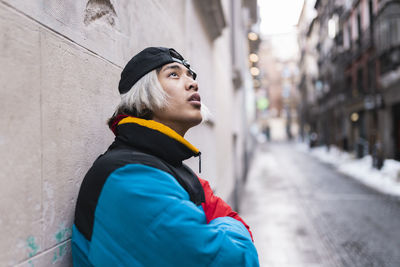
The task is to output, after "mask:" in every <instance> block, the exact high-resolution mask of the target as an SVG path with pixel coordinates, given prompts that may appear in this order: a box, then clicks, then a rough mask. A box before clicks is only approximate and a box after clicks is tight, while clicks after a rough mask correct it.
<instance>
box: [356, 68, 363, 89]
mask: <svg viewBox="0 0 400 267" xmlns="http://www.w3.org/2000/svg"><path fill="white" fill-rule="evenodd" d="M363 74H364V71H363V68H359V69H358V70H357V93H358V94H363V93H364V79H363Z"/></svg>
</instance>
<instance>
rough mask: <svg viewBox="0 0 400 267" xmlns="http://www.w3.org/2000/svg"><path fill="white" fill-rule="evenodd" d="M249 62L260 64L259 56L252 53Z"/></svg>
mask: <svg viewBox="0 0 400 267" xmlns="http://www.w3.org/2000/svg"><path fill="white" fill-rule="evenodd" d="M249 60H250V62H253V63H255V62H258V56H257V54H254V53H251V54H250V55H249Z"/></svg>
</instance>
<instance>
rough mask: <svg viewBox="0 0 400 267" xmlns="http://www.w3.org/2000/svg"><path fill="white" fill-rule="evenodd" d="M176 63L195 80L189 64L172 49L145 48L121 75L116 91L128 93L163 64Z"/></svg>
mask: <svg viewBox="0 0 400 267" xmlns="http://www.w3.org/2000/svg"><path fill="white" fill-rule="evenodd" d="M172 62H178V63H180V64H182V65H184V66H185V67H186V68H187V69H188V70H189V71H190V72H191V73H192V76H193V79H196V76H197V75H196V73H195V72H194V71H193V70H192V69H191V68H190V64H189V62H187V61H186V60H185V59H183V57H182V56H181V55H180V54H179V53H178V52H176V51H175V49H173V48H166V47H147V48H145V49H144V50H142V51H141V52H139V53H138V54H137V55H135V56H134V57H133V58H132V59H131V60H129V62H128V64H126V66H125V68H124V69H123V71H122V73H121V80H120V81H119V86H118V90H119V93H120V94H125V93H126V92H128V91H129V90H130V89H131V88H132V86H133V85H134V84H135V83H136V82H137V81H138V80H139V79H140V78H142V77H143V76H144V75H146V74H147V73H149V72H150V71H152V70H154V69H156V68H159V67H161V66H163V65H165V64H168V63H172Z"/></svg>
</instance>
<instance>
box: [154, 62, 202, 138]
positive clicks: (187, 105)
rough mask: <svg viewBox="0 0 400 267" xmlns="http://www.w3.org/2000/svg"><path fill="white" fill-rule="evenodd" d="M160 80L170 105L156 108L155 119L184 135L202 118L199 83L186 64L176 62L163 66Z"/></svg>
mask: <svg viewBox="0 0 400 267" xmlns="http://www.w3.org/2000/svg"><path fill="white" fill-rule="evenodd" d="M158 80H159V81H160V84H161V86H162V88H163V89H164V91H165V92H166V93H167V95H168V105H167V106H166V107H164V108H162V109H160V110H154V111H153V119H154V120H155V121H158V122H161V123H163V124H165V125H167V126H169V127H170V128H172V129H173V130H175V131H176V132H178V133H179V134H180V135H182V136H183V135H184V134H185V133H186V131H187V130H189V129H190V128H191V127H193V126H196V125H197V124H199V123H200V122H201V120H202V117H201V113H200V109H201V103H200V95H199V94H198V93H197V91H198V84H197V82H196V81H195V80H193V77H192V74H191V72H190V71H189V70H188V69H187V68H186V67H185V66H183V65H182V64H180V63H175V62H174V63H169V64H166V65H164V66H163V67H162V68H161V71H160V72H159V73H158Z"/></svg>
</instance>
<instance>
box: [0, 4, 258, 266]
mask: <svg viewBox="0 0 400 267" xmlns="http://www.w3.org/2000/svg"><path fill="white" fill-rule="evenodd" d="M0 6H1V8H0V33H1V39H0V43H1V46H2V49H1V51H0V56H1V58H2V64H1V66H0V68H1V76H0V83H1V86H2V90H1V93H0V99H1V104H2V110H3V112H2V114H1V115H0V116H1V120H0V121H1V127H0V128H1V134H0V147H1V149H0V155H1V161H2V172H1V176H0V184H1V186H0V195H1V204H0V214H1V215H0V216H1V217H0V227H1V228H2V231H3V232H2V233H3V235H2V238H1V241H0V249H1V253H0V265H1V266H15V265H18V266H33V265H35V266H50V265H55V266H71V265H72V264H71V258H70V256H71V255H70V235H71V226H72V221H73V216H74V207H75V200H76V196H77V193H78V190H79V186H80V183H81V181H82V179H83V176H84V174H85V173H86V171H87V170H88V169H89V167H90V166H91V164H92V162H93V161H94V160H95V158H96V157H97V156H98V155H99V154H100V153H103V152H104V151H105V149H106V148H107V147H108V145H109V144H110V143H111V142H112V139H113V136H112V133H111V132H110V131H109V130H108V129H107V126H106V120H107V119H108V117H110V116H111V115H112V113H113V111H114V108H115V107H116V105H117V103H118V101H119V95H118V91H117V85H118V81H119V76H120V73H121V70H122V68H123V66H124V64H125V63H126V62H127V61H128V60H129V59H130V58H131V57H132V56H133V55H134V54H136V53H137V52H139V51H140V50H142V49H143V48H145V47H147V46H167V47H174V48H176V49H177V51H179V52H181V53H182V54H183V55H184V56H185V58H187V59H188V60H189V61H190V62H191V64H192V66H193V67H194V68H195V69H196V71H197V72H198V81H199V88H200V90H199V91H200V93H201V96H202V100H203V101H204V102H205V104H206V105H207V106H208V107H209V109H210V110H211V112H212V114H213V116H212V117H211V118H209V119H208V120H207V121H206V122H205V123H203V124H202V125H200V126H198V127H197V128H196V129H195V130H191V131H189V132H188V134H187V135H186V136H185V137H186V138H187V139H188V140H189V141H190V142H191V143H193V144H194V145H195V146H196V147H198V148H199V149H200V150H201V151H202V154H203V155H204V157H203V159H202V160H203V162H202V165H203V167H202V173H201V174H200V175H201V176H202V177H203V178H205V179H208V180H210V183H211V185H212V186H213V188H214V189H215V191H216V193H217V194H218V195H220V196H221V197H223V198H225V199H228V202H230V203H231V204H233V205H234V204H235V202H237V201H238V200H239V198H240V189H239V188H238V187H240V185H241V184H243V181H244V180H245V176H246V172H247V169H248V165H249V157H250V154H251V151H252V150H253V149H252V142H251V138H249V128H250V127H249V125H250V123H251V122H252V120H253V119H254V116H255V115H254V111H253V109H252V108H253V107H252V103H254V93H253V92H254V90H253V82H252V77H251V75H250V72H249V67H250V65H249V62H248V55H249V53H250V52H251V51H254V50H256V49H257V46H254V45H253V44H252V43H251V42H250V41H249V39H248V33H249V32H250V31H254V29H253V27H254V24H256V23H257V22H258V11H257V1H256V0H242V1H235V0H217V1H214V0H205V1H204V0H203V1H200V0H173V1H158V0H151V1H127V0H124V1H114V0H86V1H78V2H74V3H72V2H66V1H44V2H40V3H39V2H26V1H22V0H12V1H11V0H10V1H9V0H2V1H0ZM249 103H250V104H249ZM205 136H207V138H204V137H205ZM188 164H189V165H191V166H192V167H193V169H194V170H197V166H198V162H197V159H195V160H192V161H189V162H188Z"/></svg>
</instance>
